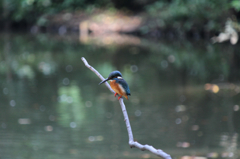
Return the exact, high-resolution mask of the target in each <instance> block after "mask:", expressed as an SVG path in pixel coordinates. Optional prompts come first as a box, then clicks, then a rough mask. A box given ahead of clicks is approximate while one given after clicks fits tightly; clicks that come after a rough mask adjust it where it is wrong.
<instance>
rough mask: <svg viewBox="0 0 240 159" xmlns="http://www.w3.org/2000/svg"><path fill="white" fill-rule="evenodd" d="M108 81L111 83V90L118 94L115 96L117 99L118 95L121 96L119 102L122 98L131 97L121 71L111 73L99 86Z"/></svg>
mask: <svg viewBox="0 0 240 159" xmlns="http://www.w3.org/2000/svg"><path fill="white" fill-rule="evenodd" d="M107 81H110V86H111V88H112V89H113V90H114V91H115V92H116V93H115V94H114V96H115V97H116V95H117V94H118V95H119V97H118V100H119V99H120V98H122V96H124V97H125V98H126V99H128V96H130V95H131V93H130V89H129V87H128V84H127V82H126V81H125V80H124V79H123V77H122V74H121V72H120V71H113V72H111V73H110V74H109V76H108V78H107V79H105V80H103V81H102V82H100V83H99V85H100V84H102V83H105V82H107Z"/></svg>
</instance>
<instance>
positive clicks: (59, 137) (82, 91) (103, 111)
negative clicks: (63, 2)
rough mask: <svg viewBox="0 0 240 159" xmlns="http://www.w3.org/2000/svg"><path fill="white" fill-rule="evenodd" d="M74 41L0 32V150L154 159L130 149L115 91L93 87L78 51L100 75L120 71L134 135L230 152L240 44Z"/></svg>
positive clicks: (174, 151)
mask: <svg viewBox="0 0 240 159" xmlns="http://www.w3.org/2000/svg"><path fill="white" fill-rule="evenodd" d="M101 38H102V37H101ZM101 38H100V40H101ZM124 38H125V39H126V37H124ZM80 40H81V41H79V38H78V36H71V35H66V36H59V35H48V34H37V35H30V34H26V33H24V34H16V33H15V34H10V33H8V34H1V36H0V41H1V43H0V50H1V52H0V90H1V91H0V109H1V111H0V158H3V159H13V158H16V159H42V158H45V159H48V158H49V159H54V158H56V159H66V158H69V159H75V158H76V159H77V158H78V159H79V158H83V159H85V158H86V159H87V158H89V159H92V158H98V159H103V158H104V159H106V158H109V159H113V158H121V159H122V158H157V157H156V156H155V155H153V154H151V153H150V152H147V151H140V150H138V149H136V148H135V149H131V148H129V145H128V135H127V130H126V127H125V122H124V121H123V115H122V112H121V108H120V105H119V103H118V101H117V98H115V97H114V95H113V94H111V92H110V91H109V90H108V89H107V88H106V87H105V86H104V85H100V86H99V85H98V83H99V82H100V81H101V80H100V79H99V78H98V77H97V76H96V75H95V74H94V73H93V72H91V71H90V70H89V69H88V68H86V67H85V66H84V64H83V63H82V61H81V57H85V58H86V59H87V60H88V62H89V64H90V65H92V66H93V67H94V68H95V69H97V70H98V71H99V72H100V73H101V74H102V75H103V76H104V77H107V76H108V74H109V73H110V72H111V71H113V70H119V71H121V72H122V74H123V77H124V79H125V80H126V81H127V82H128V84H129V86H130V90H131V94H132V96H130V98H129V100H124V101H125V104H126V107H127V111H128V114H129V118H130V122H131V125H132V130H133V135H134V139H135V140H137V141H138V142H140V143H142V144H149V145H153V146H154V147H155V148H161V149H163V150H164V151H165V152H167V153H169V154H170V155H171V156H172V157H173V158H179V157H181V156H185V155H188V156H203V157H208V158H211V157H212V158H227V157H232V158H237V157H238V155H239V151H238V150H239V148H238V147H239V146H238V144H239V139H238V134H239V132H240V126H239V122H240V111H239V105H240V98H239V97H240V95H239V93H240V84H239V77H240V75H239V73H240V65H239V64H240V52H239V50H240V48H239V46H237V45H236V46H232V45H230V44H228V43H223V44H215V45H213V44H211V43H210V42H208V41H206V40H205V41H200V40H199V41H189V40H160V41H150V40H146V39H139V38H136V37H130V40H129V39H128V40H129V42H127V43H124V44H123V43H121V44H116V43H111V40H109V41H106V40H107V39H102V40H103V42H102V43H100V42H101V41H100V42H99V38H94V39H93V40H92V39H90V40H89V39H88V40H82V39H80ZM126 41H127V39H126Z"/></svg>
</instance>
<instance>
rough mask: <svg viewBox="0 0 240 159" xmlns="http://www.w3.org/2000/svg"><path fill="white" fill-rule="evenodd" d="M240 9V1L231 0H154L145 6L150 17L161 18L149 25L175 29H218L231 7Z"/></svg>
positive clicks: (228, 14)
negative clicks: (154, 0)
mask: <svg viewBox="0 0 240 159" xmlns="http://www.w3.org/2000/svg"><path fill="white" fill-rule="evenodd" d="M232 8H233V9H235V10H236V11H239V10H240V1H238V0H233V1H231V3H229V1H228V0H221V1H219V0H211V1H208V0H191V1H188V0H174V1H167V0H163V1H156V2H155V3H153V4H151V5H148V6H146V10H147V12H148V13H149V14H150V17H152V18H158V19H161V20H159V22H157V23H154V24H151V27H162V26H163V25H164V26H165V27H169V26H170V27H173V28H176V29H179V30H181V29H184V30H191V29H192V28H196V29H198V28H200V27H201V28H203V25H204V30H213V29H215V30H216V29H219V28H218V27H219V25H217V24H219V23H224V22H225V21H226V18H227V17H230V16H232V12H231V9H232Z"/></svg>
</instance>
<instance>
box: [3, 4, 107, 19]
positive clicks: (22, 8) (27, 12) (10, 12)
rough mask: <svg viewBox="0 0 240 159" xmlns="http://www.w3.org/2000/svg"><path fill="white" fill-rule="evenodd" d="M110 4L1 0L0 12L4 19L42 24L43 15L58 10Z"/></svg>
mask: <svg viewBox="0 0 240 159" xmlns="http://www.w3.org/2000/svg"><path fill="white" fill-rule="evenodd" d="M110 4H111V2H110V0H101V1H97V0H90V1H88V0H2V2H0V12H1V13H2V14H1V19H4V20H10V21H15V22H18V21H26V22H28V23H32V22H39V21H40V22H39V23H40V24H44V21H45V18H44V16H45V15H51V14H54V13H58V12H60V11H69V12H73V11H76V10H83V9H84V10H92V8H95V7H96V8H98V7H103V6H106V5H107V6H110Z"/></svg>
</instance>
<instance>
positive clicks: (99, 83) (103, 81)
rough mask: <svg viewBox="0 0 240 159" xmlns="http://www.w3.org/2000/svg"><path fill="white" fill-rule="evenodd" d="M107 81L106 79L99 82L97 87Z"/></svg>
mask: <svg viewBox="0 0 240 159" xmlns="http://www.w3.org/2000/svg"><path fill="white" fill-rule="evenodd" d="M108 80H109V78H107V79H105V80H103V81H102V82H100V83H99V84H98V85H100V84H102V83H105V82H107V81H108Z"/></svg>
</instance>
